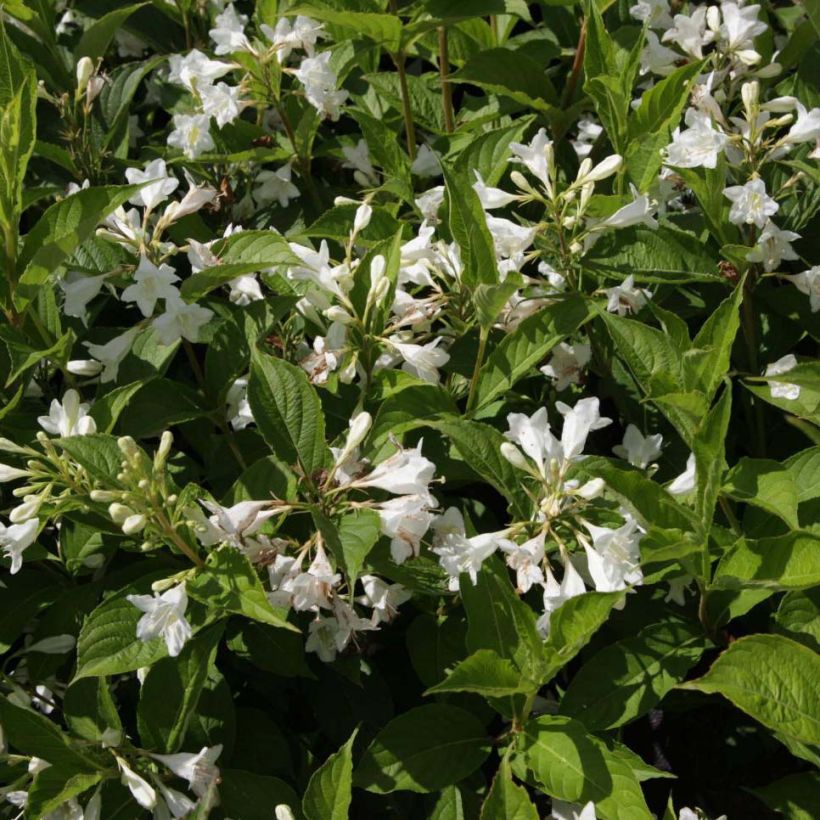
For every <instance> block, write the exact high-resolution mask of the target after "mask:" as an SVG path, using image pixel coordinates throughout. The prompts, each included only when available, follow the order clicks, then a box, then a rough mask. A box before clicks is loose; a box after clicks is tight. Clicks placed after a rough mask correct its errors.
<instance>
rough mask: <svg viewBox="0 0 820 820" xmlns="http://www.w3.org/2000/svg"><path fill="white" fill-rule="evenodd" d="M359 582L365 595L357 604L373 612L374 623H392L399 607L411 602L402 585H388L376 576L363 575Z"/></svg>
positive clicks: (408, 593) (358, 599)
mask: <svg viewBox="0 0 820 820" xmlns="http://www.w3.org/2000/svg"><path fill="white" fill-rule="evenodd" d="M359 580H360V581H361V582H362V586H363V587H364V595H362V596H360V597H359V598H357V599H356V602H357V603H359V604H362V606H367V607H370V608H371V609H372V610H373V622H374V623H377V624H378V623H388V622H389V621H392V620H393V618H394V617H395V616H396V614H397V613H398V611H399V607H400V606H401V605H402V604H403V603H404V602H405V601H409V600H410V597H411V596H410V592H409V591H408V590H406V589H405V588H404V587H403V586H402V585H401V584H388V583H387V582H386V581H383V580H382V579H381V578H379V577H377V576H376V575H362V577H361V578H360V579H359Z"/></svg>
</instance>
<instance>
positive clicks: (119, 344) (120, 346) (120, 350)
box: [83, 327, 140, 383]
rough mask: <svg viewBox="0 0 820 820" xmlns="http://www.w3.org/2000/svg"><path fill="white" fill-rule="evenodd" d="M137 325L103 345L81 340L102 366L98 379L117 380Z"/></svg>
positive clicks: (137, 330)
mask: <svg viewBox="0 0 820 820" xmlns="http://www.w3.org/2000/svg"><path fill="white" fill-rule="evenodd" d="M139 332H140V329H139V328H138V327H134V328H131V329H130V330H126V331H125V333H121V334H120V335H119V336H115V337H114V338H113V339H111V340H110V341H108V342H106V343H105V344H104V345H95V344H91V342H83V344H84V345H85V347H87V348H88V352H89V353H90V354H91V355H92V356H93V357H94V359H96V360H97V361H98V362H100V364H102V366H103V371H102V374H101V375H100V381H101V382H103V383H106V382H113V381H116V380H117V374H118V372H119V367H120V363H121V362H122V360H123V359H124V358H125V357H126V356H127V355H128V353H129V351H130V350H131V346H132V345H133V344H134V341H135V340H136V338H137V335H138V334H139Z"/></svg>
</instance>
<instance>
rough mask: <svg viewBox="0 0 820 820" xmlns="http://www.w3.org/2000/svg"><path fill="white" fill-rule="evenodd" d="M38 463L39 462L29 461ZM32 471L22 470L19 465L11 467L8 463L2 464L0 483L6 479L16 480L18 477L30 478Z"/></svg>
mask: <svg viewBox="0 0 820 820" xmlns="http://www.w3.org/2000/svg"><path fill="white" fill-rule="evenodd" d="M28 463H29V464H32V463H34V464H36V463H37V462H31V461H30V462H28ZM30 475H31V473H30V472H29V471H28V470H20V469H18V468H17V467H10V466H9V465H8V464H0V484H2V483H3V482H5V481H16V480H17V479H18V478H28V476H30Z"/></svg>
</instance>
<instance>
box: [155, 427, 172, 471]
mask: <svg viewBox="0 0 820 820" xmlns="http://www.w3.org/2000/svg"><path fill="white" fill-rule="evenodd" d="M173 443H174V434H173V433H172V432H171V431H170V430H166V431H165V432H164V433H163V434H162V436H161V437H160V440H159V447H158V448H157V455H156V458H155V460H154V463H155V464H160V465H161V464H164V463H165V460H166V459H167V458H168V454H169V453H170V452H171V445H172V444H173Z"/></svg>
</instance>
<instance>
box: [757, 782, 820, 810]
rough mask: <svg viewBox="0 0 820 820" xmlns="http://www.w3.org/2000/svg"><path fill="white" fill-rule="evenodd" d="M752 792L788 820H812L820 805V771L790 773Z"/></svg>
mask: <svg viewBox="0 0 820 820" xmlns="http://www.w3.org/2000/svg"><path fill="white" fill-rule="evenodd" d="M754 793H755V794H756V795H757V796H758V797H759V798H760V799H761V800H762V801H763V802H764V803H765V804H766V805H767V806H768V807H769V808H770V809H772V810H773V811H776V812H777V813H778V814H782V815H783V816H784V817H788V818H789V820H814V818H815V817H816V816H817V807H818V806H820V773H818V772H800V773H799V774H790V775H787V776H786V777H783V778H781V779H780V780H775V781H774V783H769V785H768V786H762V787H759V788H757V789H754Z"/></svg>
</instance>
